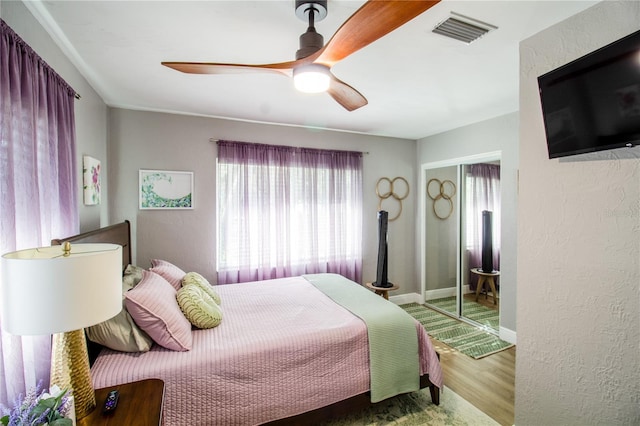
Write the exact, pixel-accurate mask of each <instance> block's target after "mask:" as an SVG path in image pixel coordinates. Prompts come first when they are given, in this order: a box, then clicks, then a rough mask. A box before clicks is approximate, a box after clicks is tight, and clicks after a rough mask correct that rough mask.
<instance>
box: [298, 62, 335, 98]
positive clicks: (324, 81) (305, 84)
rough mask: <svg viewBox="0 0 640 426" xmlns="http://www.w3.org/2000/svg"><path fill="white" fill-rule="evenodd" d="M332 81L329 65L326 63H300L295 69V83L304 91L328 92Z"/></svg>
mask: <svg viewBox="0 0 640 426" xmlns="http://www.w3.org/2000/svg"><path fill="white" fill-rule="evenodd" d="M330 82H331V77H330V76H329V67H328V66H326V65H322V64H307V65H300V66H299V67H296V68H295V69H294V70H293V85H294V86H295V88H296V89H298V90H299V91H301V92H304V93H321V92H326V91H327V90H328V89H329V84H330Z"/></svg>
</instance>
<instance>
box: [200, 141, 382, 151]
mask: <svg viewBox="0 0 640 426" xmlns="http://www.w3.org/2000/svg"><path fill="white" fill-rule="evenodd" d="M221 140H226V139H216V138H209V142H213V143H218V142H220V141H221ZM233 142H240V143H254V142H242V141H233ZM294 148H300V147H294ZM360 153H361V154H364V155H369V154H370V153H369V151H364V152H360Z"/></svg>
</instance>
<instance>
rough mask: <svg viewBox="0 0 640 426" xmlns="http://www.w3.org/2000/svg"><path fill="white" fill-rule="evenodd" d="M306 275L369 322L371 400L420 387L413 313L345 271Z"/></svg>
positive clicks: (374, 400)
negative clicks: (339, 273)
mask: <svg viewBox="0 0 640 426" xmlns="http://www.w3.org/2000/svg"><path fill="white" fill-rule="evenodd" d="M304 278H305V279H306V280H307V281H309V282H310V283H312V284H313V285H314V286H315V287H316V288H318V289H319V290H320V291H322V292H323V293H324V294H326V295H327V296H329V297H330V298H331V299H333V301H335V302H336V303H338V304H339V305H341V306H342V307H344V308H345V309H347V310H349V311H350V312H351V313H353V314H354V315H356V316H358V317H359V318H361V319H362V320H363V321H364V322H365V324H366V325H367V333H368V336H369V364H370V370H371V402H379V401H382V400H383V399H387V398H390V397H392V396H395V395H398V394H401V393H406V392H413V391H416V390H418V389H420V359H419V354H418V335H417V332H416V324H415V321H414V319H413V317H411V316H410V315H408V314H407V313H406V312H405V311H404V310H403V309H402V308H400V307H399V306H396V305H394V304H393V303H391V302H389V301H387V300H385V299H384V298H382V297H380V296H378V295H376V294H375V293H373V292H371V291H369V290H367V289H366V288H364V287H363V286H361V285H359V284H357V283H355V282H353V281H351V280H348V279H347V278H345V277H343V276H341V275H337V274H312V275H304Z"/></svg>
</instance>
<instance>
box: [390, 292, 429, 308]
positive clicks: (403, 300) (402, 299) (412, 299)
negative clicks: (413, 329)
mask: <svg viewBox="0 0 640 426" xmlns="http://www.w3.org/2000/svg"><path fill="white" fill-rule="evenodd" d="M389 301H390V302H393V303H395V304H396V305H405V304H407V303H420V304H421V303H422V302H421V301H420V295H419V294H418V293H406V294H399V295H397V296H390V297H389Z"/></svg>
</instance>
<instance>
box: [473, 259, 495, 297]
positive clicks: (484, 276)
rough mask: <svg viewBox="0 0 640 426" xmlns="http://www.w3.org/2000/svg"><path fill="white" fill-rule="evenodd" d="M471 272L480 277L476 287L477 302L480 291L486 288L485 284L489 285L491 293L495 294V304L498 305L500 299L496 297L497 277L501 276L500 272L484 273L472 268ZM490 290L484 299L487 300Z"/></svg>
mask: <svg viewBox="0 0 640 426" xmlns="http://www.w3.org/2000/svg"><path fill="white" fill-rule="evenodd" d="M471 272H473V273H474V274H476V275H478V285H477V286H476V302H477V301H478V295H479V294H480V290H481V289H482V288H483V287H484V283H485V282H487V283H489V287H490V288H491V292H492V293H493V304H494V305H495V304H497V303H498V298H497V297H496V282H495V277H497V276H498V275H500V271H493V272H483V271H482V270H481V269H480V268H472V269H471ZM488 293H489V290H488V289H487V292H486V293H485V295H484V297H485V299H486V298H487V294H488Z"/></svg>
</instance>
